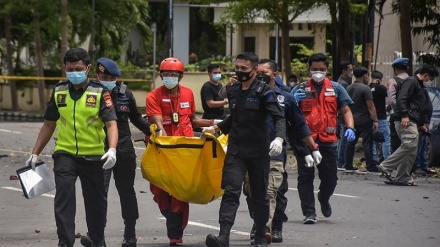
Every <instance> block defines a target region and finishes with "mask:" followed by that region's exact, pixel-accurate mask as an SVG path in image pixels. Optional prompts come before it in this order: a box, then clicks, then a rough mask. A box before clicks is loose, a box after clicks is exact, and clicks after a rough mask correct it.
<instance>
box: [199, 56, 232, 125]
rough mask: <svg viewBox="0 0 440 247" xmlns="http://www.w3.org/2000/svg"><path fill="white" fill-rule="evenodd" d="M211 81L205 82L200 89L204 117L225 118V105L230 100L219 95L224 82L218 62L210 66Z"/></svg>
mask: <svg viewBox="0 0 440 247" xmlns="http://www.w3.org/2000/svg"><path fill="white" fill-rule="evenodd" d="M208 74H209V81H207V82H205V84H203V86H202V89H201V90H200V96H201V99H202V107H203V116H202V118H203V119H223V118H225V109H224V106H225V105H226V104H228V101H226V100H225V99H223V98H221V97H220V96H219V92H220V89H221V88H222V84H221V83H220V79H221V78H222V74H221V68H220V65H218V64H210V65H209V66H208Z"/></svg>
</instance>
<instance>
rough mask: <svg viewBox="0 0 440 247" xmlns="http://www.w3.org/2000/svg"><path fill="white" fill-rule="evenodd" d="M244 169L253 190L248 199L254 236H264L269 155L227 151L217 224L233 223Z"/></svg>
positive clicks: (267, 214) (267, 216)
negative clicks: (250, 156) (250, 154)
mask: <svg viewBox="0 0 440 247" xmlns="http://www.w3.org/2000/svg"><path fill="white" fill-rule="evenodd" d="M246 172H248V174H249V183H250V187H251V194H252V198H251V200H252V208H253V216H254V222H255V226H256V233H255V238H256V239H263V238H264V235H265V231H266V223H267V220H268V219H269V199H268V197H267V184H268V177H269V156H267V157H264V158H250V159H243V158H240V157H237V156H235V155H232V154H226V158H225V165H224V167H223V178H222V188H223V189H224V190H225V192H224V194H223V197H222V202H221V204H220V212H219V223H220V225H222V224H227V225H231V226H232V225H234V222H235V217H236V214H237V209H238V206H239V205H240V195H241V190H242V185H243V182H244V177H245V174H246Z"/></svg>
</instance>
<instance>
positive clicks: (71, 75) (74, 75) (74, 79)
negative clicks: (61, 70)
mask: <svg viewBox="0 0 440 247" xmlns="http://www.w3.org/2000/svg"><path fill="white" fill-rule="evenodd" d="M66 76H67V79H68V80H69V81H70V82H71V83H72V84H73V85H79V84H81V83H83V82H84V81H85V80H86V79H87V70H86V71H74V72H66Z"/></svg>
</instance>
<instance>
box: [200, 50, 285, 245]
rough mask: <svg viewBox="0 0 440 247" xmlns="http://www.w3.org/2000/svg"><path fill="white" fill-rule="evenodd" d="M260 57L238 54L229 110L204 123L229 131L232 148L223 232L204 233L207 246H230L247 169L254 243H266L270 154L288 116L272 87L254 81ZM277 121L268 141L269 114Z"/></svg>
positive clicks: (226, 174) (222, 213)
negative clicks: (219, 119)
mask: <svg viewBox="0 0 440 247" xmlns="http://www.w3.org/2000/svg"><path fill="white" fill-rule="evenodd" d="M257 65H258V56H257V55H256V54H255V53H252V52H246V53H242V54H239V55H238V56H237V58H236V60H235V73H236V75H237V79H238V81H239V82H238V83H237V84H234V85H232V86H230V87H229V89H228V90H227V96H228V100H229V109H230V111H231V114H230V115H229V116H227V117H226V118H225V120H224V121H223V122H220V123H218V125H214V126H211V127H205V128H204V130H203V131H204V132H211V133H213V132H215V131H221V132H223V133H224V134H229V139H228V151H227V153H226V158H225V165H224V167H223V178H222V188H224V190H225V192H224V195H223V197H222V202H221V205H220V212H219V223H220V234H219V236H215V235H213V234H209V235H208V236H207V237H206V245H207V246H208V247H226V246H229V234H230V231H231V227H232V225H233V224H234V222H235V215H236V213H237V209H238V206H239V204H240V194H241V190H242V184H243V182H244V177H245V174H246V172H248V174H249V181H250V187H251V191H252V206H253V209H254V222H255V228H256V232H255V247H265V246H267V241H266V238H265V231H266V223H267V220H268V218H269V200H268V197H267V185H268V175H269V155H270V156H276V155H279V154H280V153H281V151H282V149H283V142H284V140H285V135H286V120H285V118H284V113H283V112H282V110H281V107H280V105H279V104H278V102H277V99H276V96H275V94H274V92H273V90H272V89H271V88H270V87H268V86H267V85H266V84H265V83H264V82H262V81H259V80H256V79H255V78H256V75H257ZM269 116H271V117H272V118H273V119H274V122H275V136H276V137H275V139H274V140H269V135H268V134H267V133H268V126H267V122H266V121H267V118H268V117H269Z"/></svg>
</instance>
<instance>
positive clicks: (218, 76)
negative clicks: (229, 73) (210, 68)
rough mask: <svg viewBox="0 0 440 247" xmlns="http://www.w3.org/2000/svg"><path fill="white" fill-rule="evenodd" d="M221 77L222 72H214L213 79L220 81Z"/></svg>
mask: <svg viewBox="0 0 440 247" xmlns="http://www.w3.org/2000/svg"><path fill="white" fill-rule="evenodd" d="M220 79H222V74H213V75H212V80H213V81H220Z"/></svg>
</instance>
